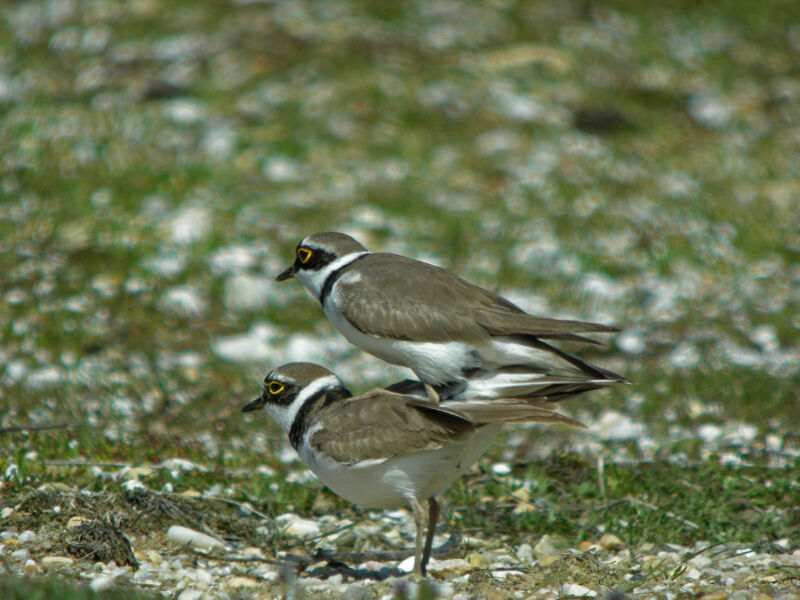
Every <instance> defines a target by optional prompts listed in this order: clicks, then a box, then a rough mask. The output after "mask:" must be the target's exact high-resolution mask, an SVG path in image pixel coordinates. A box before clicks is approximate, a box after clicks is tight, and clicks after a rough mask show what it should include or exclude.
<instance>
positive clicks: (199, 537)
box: [167, 525, 223, 548]
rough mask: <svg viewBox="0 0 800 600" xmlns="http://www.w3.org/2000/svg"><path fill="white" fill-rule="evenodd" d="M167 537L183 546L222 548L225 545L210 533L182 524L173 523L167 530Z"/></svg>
mask: <svg viewBox="0 0 800 600" xmlns="http://www.w3.org/2000/svg"><path fill="white" fill-rule="evenodd" d="M167 539H168V540H169V541H171V542H175V543H176V544H179V545H181V546H192V547H194V548H222V546H223V544H222V542H220V541H219V540H218V539H216V538H213V537H211V536H210V535H206V534H205V533H200V532H199V531H195V530H193V529H189V528H188V527H182V526H180V525H173V526H171V527H170V528H169V529H168V530H167Z"/></svg>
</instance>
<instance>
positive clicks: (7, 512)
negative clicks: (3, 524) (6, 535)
mask: <svg viewBox="0 0 800 600" xmlns="http://www.w3.org/2000/svg"><path fill="white" fill-rule="evenodd" d="M13 514H14V509H13V508H11V507H10V506H6V507H4V508H3V510H0V519H7V518H8V517H10V516H11V515H13Z"/></svg>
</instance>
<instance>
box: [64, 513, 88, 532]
mask: <svg viewBox="0 0 800 600" xmlns="http://www.w3.org/2000/svg"><path fill="white" fill-rule="evenodd" d="M85 522H86V519H84V518H83V517H79V516H74V517H70V519H69V521H67V529H74V528H75V527H77V526H78V525H83V524H84V523H85Z"/></svg>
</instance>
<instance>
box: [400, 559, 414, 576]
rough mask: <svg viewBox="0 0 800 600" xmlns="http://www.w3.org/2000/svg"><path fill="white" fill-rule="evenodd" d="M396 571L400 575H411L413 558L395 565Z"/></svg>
mask: <svg viewBox="0 0 800 600" xmlns="http://www.w3.org/2000/svg"><path fill="white" fill-rule="evenodd" d="M397 570H398V571H400V572H402V573H411V571H413V570H414V557H413V556H409V557H408V558H406V559H405V560H403V561H401V562H400V564H398V565H397Z"/></svg>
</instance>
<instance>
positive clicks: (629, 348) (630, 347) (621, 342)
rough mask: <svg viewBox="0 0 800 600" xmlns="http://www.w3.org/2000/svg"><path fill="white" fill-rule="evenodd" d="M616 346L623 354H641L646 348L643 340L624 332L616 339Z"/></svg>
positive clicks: (636, 334) (635, 334)
mask: <svg viewBox="0 0 800 600" xmlns="http://www.w3.org/2000/svg"><path fill="white" fill-rule="evenodd" d="M617 346H618V347H619V349H620V350H622V351H623V352H624V353H625V354H641V353H642V352H644V351H645V349H646V348H647V344H645V341H644V338H643V337H642V336H641V335H639V334H638V333H634V332H632V331H624V332H622V333H621V334H620V335H619V337H617Z"/></svg>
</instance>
